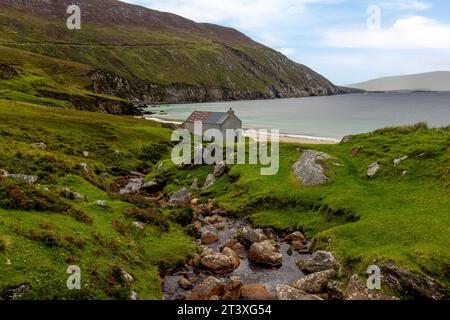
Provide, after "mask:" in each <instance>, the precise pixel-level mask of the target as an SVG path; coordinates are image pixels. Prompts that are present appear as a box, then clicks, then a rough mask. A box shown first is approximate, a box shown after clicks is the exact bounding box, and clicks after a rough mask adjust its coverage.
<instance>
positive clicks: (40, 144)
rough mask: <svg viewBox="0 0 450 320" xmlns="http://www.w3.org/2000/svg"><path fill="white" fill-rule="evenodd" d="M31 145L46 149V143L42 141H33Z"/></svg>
mask: <svg viewBox="0 0 450 320" xmlns="http://www.w3.org/2000/svg"><path fill="white" fill-rule="evenodd" d="M32 146H33V147H36V148H39V149H42V150H45V149H47V145H46V144H45V143H43V142H38V143H33V144H32Z"/></svg>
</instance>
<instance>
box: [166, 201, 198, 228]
mask: <svg viewBox="0 0 450 320" xmlns="http://www.w3.org/2000/svg"><path fill="white" fill-rule="evenodd" d="M193 217H194V210H193V209H192V208H191V207H190V206H185V207H180V208H176V209H173V210H172V212H171V213H170V220H172V221H173V222H175V223H178V224H180V225H181V226H183V227H186V226H187V225H189V224H191V223H192V219H193Z"/></svg>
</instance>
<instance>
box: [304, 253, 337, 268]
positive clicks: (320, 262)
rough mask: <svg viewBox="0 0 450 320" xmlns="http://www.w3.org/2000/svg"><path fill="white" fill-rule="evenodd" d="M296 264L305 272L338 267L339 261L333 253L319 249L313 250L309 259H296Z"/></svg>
mask: <svg viewBox="0 0 450 320" xmlns="http://www.w3.org/2000/svg"><path fill="white" fill-rule="evenodd" d="M297 265H298V267H299V268H300V269H301V270H302V271H303V272H305V273H315V272H320V271H326V270H329V269H334V270H338V269H339V263H338V261H337V260H336V258H335V257H334V256H333V254H332V253H331V252H328V251H321V250H320V251H316V252H314V253H313V254H312V256H311V257H310V258H309V259H306V260H300V261H298V262H297Z"/></svg>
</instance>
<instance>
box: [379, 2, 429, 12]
mask: <svg viewBox="0 0 450 320" xmlns="http://www.w3.org/2000/svg"><path fill="white" fill-rule="evenodd" d="M381 6H382V7H385V8H392V9H401V10H426V9H429V8H431V7H432V5H431V3H428V2H424V1H417V0H391V1H383V2H381Z"/></svg>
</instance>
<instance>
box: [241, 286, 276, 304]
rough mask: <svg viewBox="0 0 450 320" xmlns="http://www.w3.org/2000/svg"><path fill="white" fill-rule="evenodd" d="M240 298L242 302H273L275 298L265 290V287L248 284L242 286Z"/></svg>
mask: <svg viewBox="0 0 450 320" xmlns="http://www.w3.org/2000/svg"><path fill="white" fill-rule="evenodd" d="M241 298H242V299H243V300H253V301H260V300H261V301H262V300H275V297H274V296H273V295H272V294H271V293H270V292H269V291H268V290H267V288H266V286H265V285H262V284H250V285H244V286H242V290H241Z"/></svg>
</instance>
